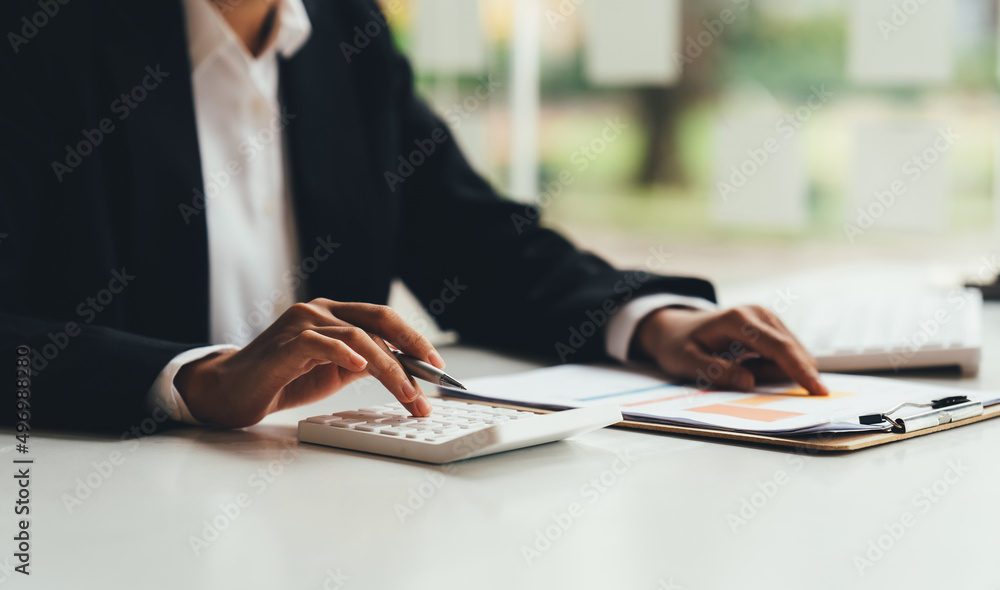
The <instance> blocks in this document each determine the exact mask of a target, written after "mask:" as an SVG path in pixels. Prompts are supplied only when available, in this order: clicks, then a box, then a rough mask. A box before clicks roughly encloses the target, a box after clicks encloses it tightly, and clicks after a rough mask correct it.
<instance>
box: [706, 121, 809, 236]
mask: <svg viewBox="0 0 1000 590" xmlns="http://www.w3.org/2000/svg"><path fill="white" fill-rule="evenodd" d="M809 112H810V114H811V111H809ZM791 121H792V122H794V124H795V125H802V124H803V123H802V122H801V121H800V120H798V119H795V118H794V116H791ZM775 122H777V124H776V123H775ZM715 159H716V163H715V183H714V185H713V187H712V217H713V219H714V220H715V221H717V222H719V223H721V224H724V225H742V226H750V227H772V228H783V229H799V228H802V227H803V226H805V224H806V223H807V222H808V219H809V215H808V209H807V202H806V200H807V196H808V195H807V193H808V179H807V177H806V167H805V161H804V158H803V156H802V147H801V145H800V134H799V132H798V128H797V127H795V126H794V125H793V124H792V123H790V122H789V119H784V118H779V116H773V117H768V116H760V115H754V116H742V117H734V116H730V117H727V118H726V119H725V120H723V121H720V122H719V124H718V127H717V133H716V147H715Z"/></svg>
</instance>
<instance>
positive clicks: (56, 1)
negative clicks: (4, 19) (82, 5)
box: [7, 0, 70, 55]
mask: <svg viewBox="0 0 1000 590" xmlns="http://www.w3.org/2000/svg"><path fill="white" fill-rule="evenodd" d="M69 3H70V0H38V10H37V11H36V12H33V13H31V14H30V15H26V16H22V17H21V30H20V33H21V34H20V35H18V34H17V33H15V32H14V31H10V32H8V33H7V41H8V42H9V43H10V48H11V50H12V51H13V52H14V55H17V54H18V53H20V52H21V46H22V45H27V44H28V42H29V41H31V40H32V39H34V38H35V37H36V36H37V35H38V33H39V32H40V31H41V30H42V29H44V28H45V26H46V25H48V24H49V22H50V21H51V20H52V19H54V18H55V17H56V16H57V15H58V14H59V10H60V9H61V8H62V7H63V6H66V5H67V4H69Z"/></svg>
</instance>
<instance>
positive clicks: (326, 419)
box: [306, 416, 343, 424]
mask: <svg viewBox="0 0 1000 590" xmlns="http://www.w3.org/2000/svg"><path fill="white" fill-rule="evenodd" d="M339 420H343V418H341V417H340V416H313V417H311V418H306V422H312V423H313V424H329V423H331V422H337V421H339Z"/></svg>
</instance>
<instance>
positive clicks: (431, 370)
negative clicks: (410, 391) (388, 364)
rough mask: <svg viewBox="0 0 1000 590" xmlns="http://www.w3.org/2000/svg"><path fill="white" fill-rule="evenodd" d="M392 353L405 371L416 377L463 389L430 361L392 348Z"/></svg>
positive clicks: (456, 381) (463, 387) (462, 386)
mask: <svg viewBox="0 0 1000 590" xmlns="http://www.w3.org/2000/svg"><path fill="white" fill-rule="evenodd" d="M392 353H393V354H394V355H396V359H397V360H399V362H400V363H401V364H402V365H403V367H404V368H405V369H406V371H407V372H408V373H409V374H410V375H413V376H414V377H416V378H417V379H423V380H424V381H427V382H429V383H434V384H435V385H444V386H445V387H457V388H458V389H465V386H464V385H462V384H461V383H459V381H458V379H455V378H454V377H452V376H451V375H449V374H448V373H445V372H444V371H442V370H441V369H439V368H437V367H435V366H434V365H432V364H430V363H425V362H424V361H422V360H420V359H418V358H416V357H412V356H410V355H408V354H406V353H403V352H401V351H398V350H393V351H392Z"/></svg>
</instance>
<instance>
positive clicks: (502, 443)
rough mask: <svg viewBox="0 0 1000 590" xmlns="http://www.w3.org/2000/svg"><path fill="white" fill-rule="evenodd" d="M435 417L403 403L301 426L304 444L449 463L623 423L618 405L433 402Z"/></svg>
mask: <svg viewBox="0 0 1000 590" xmlns="http://www.w3.org/2000/svg"><path fill="white" fill-rule="evenodd" d="M429 401H430V402H431V407H432V408H433V409H434V411H433V413H432V414H431V415H430V416H428V417H426V418H417V417H414V416H411V415H410V413H409V412H408V411H406V409H404V408H403V406H402V405H401V404H399V403H389V404H384V405H379V406H372V407H368V408H361V409H360V410H354V411H349V412H337V413H334V414H329V415H323V416H313V417H311V418H307V419H305V420H302V421H300V422H299V440H300V441H302V442H307V443H313V444H317V445H326V446H328V447H337V448H340V449H349V450H352V451H364V452H366V453H375V454H378V455H387V456H390V457H398V458H400V459H411V460H414V461H423V462H425V463H437V464H441V463H450V462H452V461H460V460H462V459H471V458H473V457H481V456H483V455H490V454H493V453H500V452H503V451H510V450H513V449H520V448H524V447H530V446H533V445H540V444H543V443H548V442H553V441H557V440H562V439H564V438H567V437H570V436H574V435H577V434H583V433H585V432H589V431H591V430H596V429H598V428H603V427H605V426H610V425H611V424H615V423H616V422H621V421H622V414H621V411H619V410H618V406H616V405H601V406H592V407H587V408H578V409H573V410H563V411H560V412H552V413H546V414H536V413H534V412H524V411H520V410H512V409H508V408H501V407H497V406H489V405H484V404H470V403H466V402H460V401H453V400H442V399H436V398H430V400H429Z"/></svg>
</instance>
